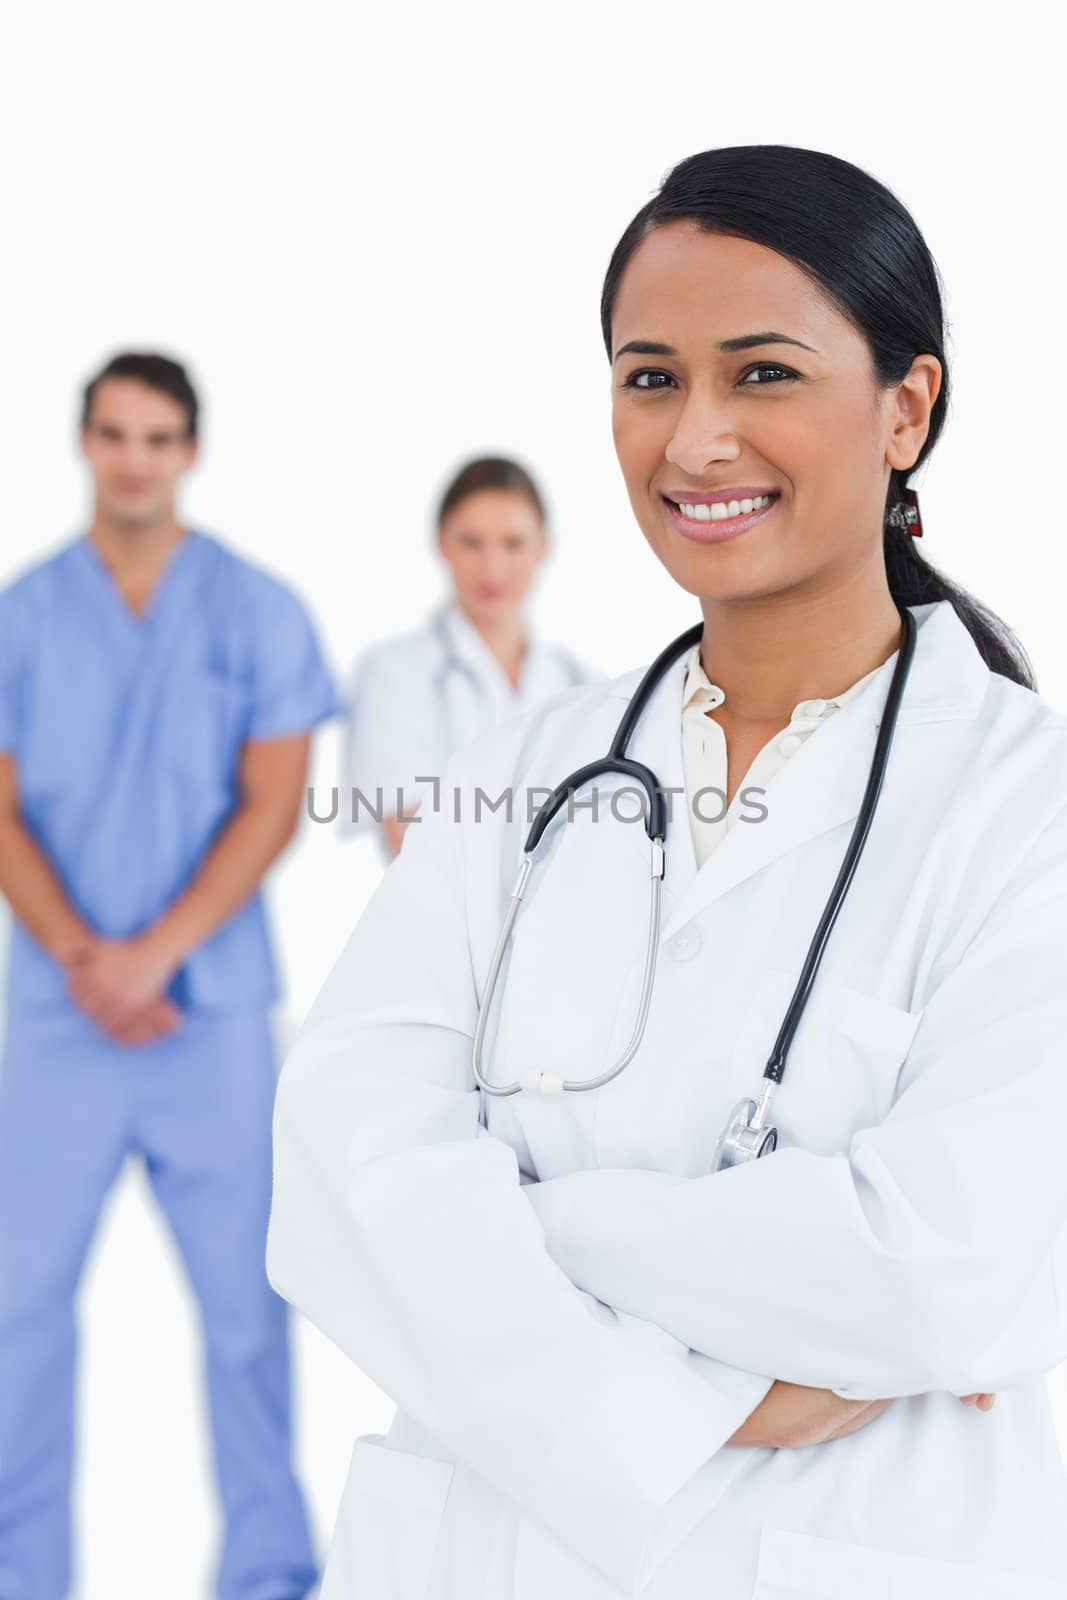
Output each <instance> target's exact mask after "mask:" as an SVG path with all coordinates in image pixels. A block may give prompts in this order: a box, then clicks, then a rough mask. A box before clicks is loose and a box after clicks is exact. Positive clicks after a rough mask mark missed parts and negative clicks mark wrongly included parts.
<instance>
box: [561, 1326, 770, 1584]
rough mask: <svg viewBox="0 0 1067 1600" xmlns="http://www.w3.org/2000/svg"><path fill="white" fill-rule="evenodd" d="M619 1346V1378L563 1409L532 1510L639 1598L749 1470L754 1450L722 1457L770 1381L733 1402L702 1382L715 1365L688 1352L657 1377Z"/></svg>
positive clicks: (741, 1381)
mask: <svg viewBox="0 0 1067 1600" xmlns="http://www.w3.org/2000/svg"><path fill="white" fill-rule="evenodd" d="M619 1343H620V1349H619V1355H618V1360H617V1361H616V1362H614V1363H613V1370H610V1371H605V1372H602V1373H601V1375H600V1378H599V1381H598V1382H597V1383H596V1384H595V1385H590V1384H588V1383H587V1384H585V1385H583V1387H582V1389H581V1391H580V1392H579V1393H577V1394H572V1395H571V1396H570V1397H569V1399H566V1398H564V1399H563V1403H562V1405H561V1419H562V1420H561V1424H560V1428H559V1430H558V1432H557V1434H556V1437H555V1440H554V1443H553V1446H552V1449H551V1451H550V1453H549V1456H548V1458H547V1459H546V1460H545V1461H544V1462H542V1463H541V1467H540V1470H539V1474H538V1475H539V1480H540V1481H539V1484H538V1487H537V1490H536V1492H535V1493H534V1494H533V1495H532V1496H531V1504H533V1502H535V1501H536V1502H539V1503H540V1504H539V1507H538V1509H539V1512H540V1515H541V1518H542V1520H543V1521H544V1523H545V1525H546V1526H547V1527H550V1528H551V1529H552V1531H553V1532H554V1533H555V1535H556V1536H557V1537H558V1538H559V1539H560V1540H561V1542H562V1543H564V1544H565V1545H567V1546H568V1547H569V1548H570V1549H572V1550H574V1551H575V1552H576V1553H577V1554H579V1555H581V1556H583V1557H584V1559H585V1560H586V1561H588V1562H589V1563H590V1565H591V1566H593V1567H595V1568H597V1570H598V1571H600V1572H602V1573H603V1574H604V1576H605V1577H606V1578H607V1579H608V1580H609V1582H611V1583H613V1584H615V1585H616V1586H617V1587H618V1588H619V1589H620V1590H621V1592H622V1593H623V1594H625V1595H636V1594H639V1593H640V1591H641V1589H642V1588H644V1586H645V1585H646V1584H647V1583H648V1582H649V1581H650V1580H651V1579H652V1577H653V1576H654V1575H655V1573H656V1572H657V1571H658V1569H659V1567H660V1566H661V1565H662V1564H663V1562H664V1561H665V1560H666V1559H667V1557H668V1556H669V1555H670V1553H671V1552H672V1550H674V1549H675V1548H676V1547H677V1545H678V1544H679V1543H680V1542H681V1541H682V1540H683V1539H684V1538H685V1537H686V1535H687V1534H688V1533H689V1531H690V1530H691V1529H692V1527H693V1526H694V1525H695V1524H696V1523H697V1522H698V1521H699V1520H700V1518H701V1517H702V1516H704V1515H706V1514H707V1512H708V1511H710V1510H711V1509H712V1507H713V1506H714V1505H715V1504H716V1502H717V1501H718V1499H719V1498H720V1496H721V1495H722V1493H723V1492H724V1490H725V1488H726V1486H727V1484H728V1483H729V1481H730V1479H731V1478H732V1477H733V1475H734V1474H735V1473H736V1472H737V1471H738V1470H739V1468H740V1467H741V1466H742V1465H743V1463H744V1460H745V1459H746V1452H745V1451H744V1449H742V1448H740V1447H739V1448H736V1449H733V1450H729V1451H725V1452H723V1453H722V1455H721V1456H720V1455H719V1454H718V1452H720V1451H722V1447H723V1446H724V1445H725V1444H726V1442H727V1440H728V1439H729V1438H730V1437H731V1435H732V1434H733V1433H734V1432H735V1430H736V1429H737V1428H738V1427H740V1425H741V1423H742V1422H743V1421H744V1419H745V1417H747V1416H748V1415H749V1413H750V1412H751V1411H752V1410H754V1409H755V1407H756V1406H757V1405H758V1404H759V1402H760V1400H761V1399H762V1397H763V1395H764V1394H765V1393H766V1392H767V1389H768V1388H769V1387H770V1380H769V1379H763V1378H757V1377H753V1376H751V1375H750V1374H741V1373H735V1374H734V1377H735V1379H736V1380H737V1381H736V1382H735V1383H733V1384H732V1385H731V1387H730V1390H729V1392H726V1391H724V1390H721V1389H717V1388H715V1387H712V1381H711V1380H710V1379H709V1381H708V1382H707V1383H705V1382H703V1381H702V1380H701V1377H700V1374H699V1367H700V1364H701V1363H702V1362H703V1360H704V1358H703V1357H700V1356H695V1355H692V1354H691V1353H690V1352H688V1351H683V1350H682V1347H681V1346H680V1345H679V1346H678V1347H677V1348H678V1351H679V1356H678V1359H677V1362H676V1363H675V1365H674V1366H673V1368H672V1367H671V1366H670V1365H669V1364H664V1365H662V1366H659V1365H657V1367H656V1369H655V1370H653V1369H652V1367H651V1364H650V1363H649V1362H648V1361H647V1360H646V1361H645V1362H644V1363H640V1362H638V1361H637V1360H636V1359H635V1351H634V1350H633V1349H632V1348H631V1347H630V1341H629V1340H628V1339H626V1338H624V1337H621V1336H620V1340H619ZM713 1365H717V1363H714V1364H713ZM642 1366H643V1367H644V1370H641V1368H642Z"/></svg>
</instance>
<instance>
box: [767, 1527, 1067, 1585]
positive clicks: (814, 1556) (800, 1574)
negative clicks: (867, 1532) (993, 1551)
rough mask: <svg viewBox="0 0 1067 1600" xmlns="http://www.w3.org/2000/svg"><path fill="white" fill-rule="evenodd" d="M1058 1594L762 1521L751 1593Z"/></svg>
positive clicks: (1002, 1575)
mask: <svg viewBox="0 0 1067 1600" xmlns="http://www.w3.org/2000/svg"><path fill="white" fill-rule="evenodd" d="M859 1595H862V1596H864V1600H1019V1597H1020V1596H1025V1597H1026V1600H1063V1590H1062V1588H1061V1586H1060V1585H1059V1584H1058V1583H1053V1581H1052V1580H1051V1579H1048V1578H1040V1577H1034V1576H1030V1575H1028V1574H1025V1573H1017V1572H1007V1571H1004V1570H1003V1569H998V1568H994V1567H990V1566H989V1565H988V1564H987V1563H985V1562H982V1563H981V1564H979V1563H976V1562H972V1561H942V1560H935V1559H932V1558H931V1557H929V1556H917V1555H906V1554H904V1553H902V1552H900V1551H895V1550H875V1549H872V1548H871V1547H870V1546H869V1545H859V1544H843V1543H839V1542H838V1541H837V1540H835V1539H817V1538H813V1537H812V1536H811V1535H810V1534H805V1533H789V1532H787V1531H786V1530H784V1529H781V1528H765V1529H764V1531H763V1535H762V1537H761V1539H760V1552H759V1570H758V1572H757V1574H756V1587H755V1589H754V1590H753V1593H752V1600H856V1597H857V1596H859Z"/></svg>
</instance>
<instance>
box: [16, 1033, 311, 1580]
mask: <svg viewBox="0 0 1067 1600" xmlns="http://www.w3.org/2000/svg"><path fill="white" fill-rule="evenodd" d="M275 1076H276V1069H275V1057H274V1049H273V1043H272V1039H271V1034H270V1028H269V1023H268V1019H267V1017H266V1016H265V1015H264V1014H263V1012H262V1011H259V1010H257V1011H240V1012H234V1013H215V1014H207V1013H200V1014H197V1013H194V1012H186V1013H185V1016H184V1020H183V1023H182V1026H181V1027H180V1028H179V1029H178V1030H177V1031H176V1032H175V1033H174V1034H171V1035H170V1036H168V1037H167V1038H165V1039H162V1040H159V1041H157V1042H156V1043H154V1044H150V1045H142V1046H133V1047H129V1048H124V1047H123V1046H121V1045H118V1044H115V1043H113V1042H112V1041H111V1040H110V1039H109V1038H107V1036H106V1035H104V1034H103V1033H101V1032H100V1031H99V1030H98V1029H97V1028H95V1027H94V1025H93V1024H92V1023H91V1022H89V1020H88V1019H87V1018H85V1017H83V1016H82V1015H81V1014H80V1013H79V1012H77V1011H76V1010H74V1009H69V1010H62V1011H59V1010H57V1011H48V1012H44V1011H42V1012H37V1013H25V1014H22V1015H19V1014H15V1015H10V1014H9V1016H8V1023H7V1038H6V1041H5V1048H4V1057H3V1062H2V1065H0V1600H63V1597H64V1596H65V1595H66V1594H67V1593H68V1589H69V1587H70V1582H71V1559H70V1480H71V1465H72V1460H71V1457H72V1431H73V1430H72V1421H73V1415H72V1414H73V1396H74V1369H75V1324H74V1310H73V1303H74V1295H75V1290H76V1287H77V1284H78V1279H79V1275H80V1273H81V1268H82V1264H83V1262H84V1259H85V1255H86V1251H87V1249H88V1246H89V1243H90V1240H91V1237H92V1234H93V1230H94V1227H95V1224H96V1220H97V1217H98V1215H99V1212H100V1208H101V1205H102V1202H103V1200H104V1198H105V1196H106V1194H107V1191H108V1189H109V1188H110V1187H111V1185H112V1183H113V1181H114V1179H115V1177H116V1175H117V1174H118V1172H119V1169H120V1167H121V1166H122V1163H123V1161H124V1159H125V1158H126V1157H127V1156H129V1155H131V1154H133V1155H138V1156H141V1157H143V1159H144V1161H145V1163H146V1166H147V1171H148V1175H149V1178H150V1180H151V1184H152V1188H153V1190H154V1192H155V1195H156V1198H157V1200H158V1201H159V1204H160V1206H161V1208H162V1210H163V1212H164V1214H165V1216H166V1218H167V1221H168V1222H169V1224H170V1227H171V1229H172V1230H173V1233H174V1237H175V1240H176V1242H177V1245H178V1248H179V1250H180V1253H181V1255H182V1257H183V1260H184V1262H185V1266H186V1269H187V1271H188V1275H189V1279H190V1282H191V1285H192V1288H193V1291H194V1293H195V1295H196V1298H197V1300H198V1302H199V1306H200V1313H201V1318H202V1326H203V1336H204V1348H205V1356H206V1375H207V1390H208V1396H209V1400H210V1407H211V1420H212V1426H213V1431H214V1442H215V1464H216V1471H217V1480H218V1487H219V1491H220V1495H221V1499H222V1506H223V1511H224V1516H225V1538H224V1543H223V1549H222V1554H221V1560H220V1564H219V1569H218V1579H217V1590H216V1593H217V1595H218V1600H294V1597H296V1596H301V1595H304V1594H305V1593H306V1592H307V1590H308V1589H309V1588H310V1587H311V1586H312V1584H313V1583H314V1581H315V1578H316V1572H315V1567H314V1563H313V1561H312V1556H311V1550H310V1546H309V1539H308V1529H307V1522H306V1518H305V1513H304V1507H303V1504H302V1502H301V1498H300V1493H299V1491H298V1489H297V1486H296V1483H295V1481H294V1478H293V1474H292V1471H291V1468H290V1460H289V1456H290V1439H289V1348H288V1332H287V1312H286V1307H285V1305H284V1303H283V1302H282V1301H281V1300H280V1299H279V1298H278V1296H277V1295H276V1294H275V1293H274V1291H273V1290H272V1289H271V1287H270V1285H269V1283H268V1282H267V1277H266V1272H265V1269H264V1251H265V1246H266V1232H267V1220H268V1215H269V1207H270V1184H271V1138H270V1124H271V1112H272V1106H273V1099H274V1089H275ZM161 1376H163V1375H161ZM89 1448H90V1450H91V1448H92V1444H91V1441H89ZM160 1449H161V1451H162V1450H165V1449H166V1441H165V1440H163V1441H161V1442H160ZM145 1469H146V1470H147V1471H151V1470H152V1463H151V1462H146V1463H145ZM145 1578H146V1584H147V1586H148V1590H150V1589H151V1577H150V1574H147V1573H146V1575H145Z"/></svg>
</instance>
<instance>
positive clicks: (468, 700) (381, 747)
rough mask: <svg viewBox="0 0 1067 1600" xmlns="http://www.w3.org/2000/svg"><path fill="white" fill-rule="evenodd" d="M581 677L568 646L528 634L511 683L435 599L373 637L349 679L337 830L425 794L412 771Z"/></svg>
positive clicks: (366, 823)
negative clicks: (429, 610)
mask: <svg viewBox="0 0 1067 1600" xmlns="http://www.w3.org/2000/svg"><path fill="white" fill-rule="evenodd" d="M589 676H590V674H589V673H588V672H587V670H586V669H585V667H584V666H583V665H582V664H581V663H580V662H578V661H577V660H576V659H575V658H574V657H573V656H572V655H571V654H570V653H569V652H568V651H566V650H563V649H561V648H560V647H559V646H557V645H552V644H548V643H545V642H544V641H542V640H540V639H537V638H530V639H528V641H527V648H526V654H525V656H524V659H523V662H522V669H521V672H520V674H519V683H518V686H517V687H513V686H512V684H511V682H510V680H509V678H508V677H507V674H506V673H505V672H504V669H503V667H502V666H501V665H500V663H499V661H498V660H497V659H496V657H495V656H494V654H493V652H492V650H490V648H489V646H488V644H487V643H486V642H485V640H484V639H483V638H482V636H481V634H480V633H479V632H478V630H477V629H476V628H475V626H474V624H473V623H472V622H471V621H470V620H469V619H468V618H467V616H466V615H465V614H464V613H463V611H462V610H461V609H460V607H459V606H458V605H457V604H456V603H455V602H452V603H450V604H448V605H444V606H441V607H439V608H438V610H437V611H436V612H435V613H434V614H433V616H432V617H431V618H430V619H429V621H428V622H426V623H424V624H423V625H422V626H421V627H418V628H413V629H411V630H410V632H408V633H402V634H397V635H396V636H394V637H393V638H390V639H383V640H380V641H379V642H378V643H377V644H374V645H371V646H370V647H369V648H368V649H367V650H366V651H364V653H363V654H362V655H361V656H360V658H359V660H358V661H357V663H356V665H355V667H354V669H353V672H352V676H351V680H350V683H349V691H348V717H347V721H346V724H345V737H344V747H343V755H342V771H343V777H342V795H341V802H340V817H341V822H342V827H343V829H344V831H345V832H347V833H352V832H358V831H360V830H361V828H362V829H366V828H369V827H371V826H373V825H374V822H375V812H376V810H377V809H379V808H380V809H381V810H382V811H383V813H385V814H391V813H396V812H398V811H399V810H400V809H404V810H407V809H410V808H411V806H413V805H418V804H419V803H420V802H422V803H425V800H426V799H427V798H430V799H432V796H433V792H434V789H433V783H427V784H420V783H416V782H415V779H416V778H420V777H423V776H425V777H427V778H430V779H435V780H437V781H438V782H439V781H440V779H441V778H442V776H443V774H444V769H445V764H446V762H447V761H448V759H449V757H450V756H451V755H453V754H454V753H455V751H457V750H460V749H462V748H463V746H464V745H466V744H469V743H471V741H472V740H474V739H478V738H480V737H481V736H482V735H483V734H486V733H488V732H490V730H491V729H493V728H495V727H497V726H498V725H499V724H500V723H502V722H505V721H507V720H509V719H510V718H513V717H516V716H521V715H522V714H523V713H525V712H528V711H532V710H533V709H534V707H536V706H539V705H541V704H543V702H544V701H545V700H547V699H549V698H551V696H552V695H555V694H558V693H559V691H560V690H561V689H566V688H569V687H571V686H573V685H575V684H578V683H584V682H585V681H586V680H587V679H588V678H589ZM357 790H358V791H359V798H358V799H357V802H356V805H355V807H354V808H353V805H352V794H353V791H357ZM398 791H399V792H400V795H401V796H402V800H401V802H400V803H399V804H398ZM379 792H380V801H379Z"/></svg>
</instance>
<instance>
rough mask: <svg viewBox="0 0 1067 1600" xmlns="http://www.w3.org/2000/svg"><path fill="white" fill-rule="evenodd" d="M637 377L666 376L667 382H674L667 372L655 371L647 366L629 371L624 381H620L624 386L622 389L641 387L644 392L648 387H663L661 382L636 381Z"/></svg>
mask: <svg viewBox="0 0 1067 1600" xmlns="http://www.w3.org/2000/svg"><path fill="white" fill-rule="evenodd" d="M639 378H666V379H667V381H668V382H669V383H673V382H674V379H673V378H672V377H671V374H670V373H669V372H656V371H654V370H652V369H651V368H649V367H642V368H641V370H640V371H639V372H631V374H630V376H629V377H628V378H626V379H624V381H623V383H622V388H624V389H642V390H644V391H645V393H646V394H647V392H648V391H649V390H650V389H662V388H663V385H662V384H661V383H639V382H638V379H639Z"/></svg>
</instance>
